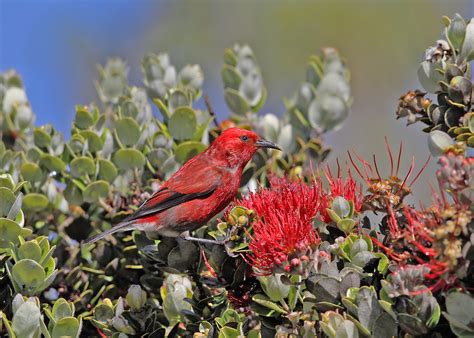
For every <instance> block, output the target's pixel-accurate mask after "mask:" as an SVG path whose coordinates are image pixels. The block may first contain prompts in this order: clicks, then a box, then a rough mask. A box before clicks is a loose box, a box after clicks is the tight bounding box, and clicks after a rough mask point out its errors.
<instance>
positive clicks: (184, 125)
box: [168, 107, 197, 141]
mask: <svg viewBox="0 0 474 338" xmlns="http://www.w3.org/2000/svg"><path fill="white" fill-rule="evenodd" d="M168 130H169V132H170V133H171V135H172V136H173V138H174V139H176V140H179V141H183V140H189V139H190V138H192V137H193V135H194V133H195V132H196V130H197V121H196V113H195V112H194V110H192V108H190V107H179V108H176V110H175V112H174V113H173V115H171V117H170V119H169V122H168Z"/></svg>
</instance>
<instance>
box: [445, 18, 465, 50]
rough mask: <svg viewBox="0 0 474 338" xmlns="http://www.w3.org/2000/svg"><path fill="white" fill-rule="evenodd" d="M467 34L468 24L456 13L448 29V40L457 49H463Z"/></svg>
mask: <svg viewBox="0 0 474 338" xmlns="http://www.w3.org/2000/svg"><path fill="white" fill-rule="evenodd" d="M465 34H466V22H465V21H464V19H463V18H462V16H461V15H459V14H458V13H456V14H455V15H454V18H453V19H452V20H451V23H450V25H449V27H448V38H449V41H450V42H451V44H452V45H453V47H454V48H455V49H458V50H459V49H461V47H462V44H463V42H464V36H465Z"/></svg>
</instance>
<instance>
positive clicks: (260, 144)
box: [255, 139, 281, 150]
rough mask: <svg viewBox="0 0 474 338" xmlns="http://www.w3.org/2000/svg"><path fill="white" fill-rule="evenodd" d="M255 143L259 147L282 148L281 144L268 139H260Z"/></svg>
mask: <svg viewBox="0 0 474 338" xmlns="http://www.w3.org/2000/svg"><path fill="white" fill-rule="evenodd" d="M255 145H256V146H257V147H258V148H273V149H277V150H281V148H280V147H279V146H277V145H276V144H275V143H272V142H270V141H266V140H264V139H260V140H258V141H257V142H255Z"/></svg>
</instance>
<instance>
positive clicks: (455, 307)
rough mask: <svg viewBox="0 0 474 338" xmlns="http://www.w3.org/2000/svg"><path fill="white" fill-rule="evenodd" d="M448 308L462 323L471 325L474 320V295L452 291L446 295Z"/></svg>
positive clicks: (450, 313)
mask: <svg viewBox="0 0 474 338" xmlns="http://www.w3.org/2000/svg"><path fill="white" fill-rule="evenodd" d="M446 310H447V312H448V313H449V315H450V316H453V317H455V318H456V319H458V320H459V321H460V322H461V323H464V324H465V325H470V323H473V322H474V297H471V296H470V295H468V294H466V293H462V292H451V293H450V294H449V295H448V297H446Z"/></svg>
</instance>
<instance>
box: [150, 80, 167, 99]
mask: <svg viewBox="0 0 474 338" xmlns="http://www.w3.org/2000/svg"><path fill="white" fill-rule="evenodd" d="M148 90H150V91H151V93H150V96H151V97H158V98H161V99H164V98H165V97H166V94H167V93H168V87H167V86H166V84H165V82H164V81H163V80H162V79H155V80H152V81H150V82H149V83H148Z"/></svg>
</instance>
